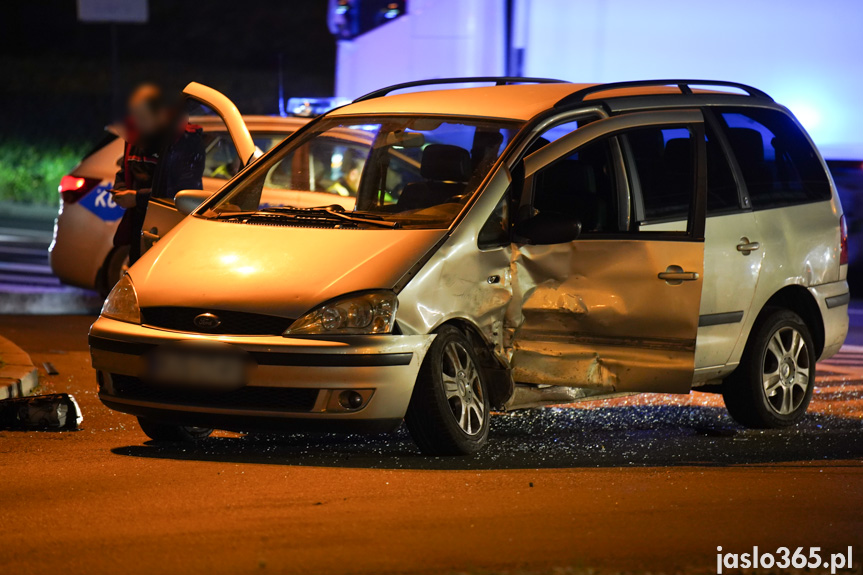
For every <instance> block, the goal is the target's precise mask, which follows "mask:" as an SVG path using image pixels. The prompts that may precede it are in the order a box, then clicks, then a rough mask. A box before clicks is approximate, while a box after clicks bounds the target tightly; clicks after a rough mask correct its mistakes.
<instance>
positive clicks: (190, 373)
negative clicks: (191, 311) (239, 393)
mask: <svg viewBox="0 0 863 575" xmlns="http://www.w3.org/2000/svg"><path fill="white" fill-rule="evenodd" d="M250 368H251V358H250V357H249V355H248V354H247V353H246V352H245V351H243V350H241V349H239V348H236V347H234V346H231V345H227V344H225V345H218V344H216V345H209V344H208V345H198V344H196V343H191V342H190V343H186V344H175V345H170V346H162V347H159V348H157V349H156V350H154V351H153V353H152V354H151V355H150V361H149V373H148V375H149V377H148V379H149V380H150V381H151V382H152V383H154V384H157V385H172V386H182V387H193V388H198V389H212V390H229V389H235V388H238V387H241V386H243V385H245V383H246V382H247V381H248V376H249V370H250Z"/></svg>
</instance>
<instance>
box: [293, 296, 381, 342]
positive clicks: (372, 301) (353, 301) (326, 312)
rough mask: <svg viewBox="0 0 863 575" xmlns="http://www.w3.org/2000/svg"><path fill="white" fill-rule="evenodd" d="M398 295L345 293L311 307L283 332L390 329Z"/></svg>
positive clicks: (299, 333)
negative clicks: (340, 296) (338, 297)
mask: <svg viewBox="0 0 863 575" xmlns="http://www.w3.org/2000/svg"><path fill="white" fill-rule="evenodd" d="M397 308H398V298H397V297H396V294H394V293H393V292H391V291H380V292H369V293H363V294H357V295H351V296H346V297H343V298H340V299H337V300H333V301H331V302H329V303H325V304H324V305H322V306H320V307H318V308H316V309H313V310H312V311H310V312H309V313H307V314H306V315H304V316H303V317H301V318H300V319H298V320H297V321H295V322H294V323H292V324H291V327H289V328H288V329H287V330H285V333H284V335H309V334H332V335H346V334H351V335H361V334H363V335H366V334H375V333H392V331H393V325H394V324H395V320H396V309H397Z"/></svg>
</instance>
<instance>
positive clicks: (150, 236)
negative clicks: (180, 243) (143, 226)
mask: <svg viewBox="0 0 863 575" xmlns="http://www.w3.org/2000/svg"><path fill="white" fill-rule="evenodd" d="M158 231H159V230H158V229H156V228H153V229H152V230H151V231H149V232H148V231H146V230H144V231H143V232H141V235H142V236H144V239H145V240H147V241H148V242H151V243H156V242H157V241H158V240H159V234H157V233H153V232H158Z"/></svg>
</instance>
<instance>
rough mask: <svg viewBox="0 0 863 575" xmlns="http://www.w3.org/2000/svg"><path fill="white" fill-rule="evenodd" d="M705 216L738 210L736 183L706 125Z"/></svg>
mask: <svg viewBox="0 0 863 575" xmlns="http://www.w3.org/2000/svg"><path fill="white" fill-rule="evenodd" d="M706 139H707V215H708V216H711V215H716V214H723V213H728V212H731V211H734V210H737V209H739V208H740V195H739V194H738V191H737V182H735V181H734V174H733V173H732V171H731V166H730V165H729V163H728V158H727V157H726V155H725V152H724V150H723V149H722V145H721V144H720V143H719V139H718V138H717V137H716V134H715V133H714V131H713V129H712V128H711V126H710V125H709V124H708V125H707V135H706Z"/></svg>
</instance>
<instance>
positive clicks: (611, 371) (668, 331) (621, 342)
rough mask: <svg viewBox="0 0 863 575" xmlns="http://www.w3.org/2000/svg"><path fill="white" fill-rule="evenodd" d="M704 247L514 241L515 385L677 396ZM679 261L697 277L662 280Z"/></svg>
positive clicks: (689, 349) (511, 351)
mask: <svg viewBox="0 0 863 575" xmlns="http://www.w3.org/2000/svg"><path fill="white" fill-rule="evenodd" d="M702 258H703V245H702V244H699V243H694V242H660V241H643V240H589V241H577V242H574V243H572V244H562V245H551V246H522V247H521V248H516V247H513V249H512V258H511V261H510V273H511V276H512V291H513V296H512V301H511V303H510V306H509V307H508V309H507V310H506V316H505V320H504V328H505V352H506V357H507V359H508V360H509V362H510V365H511V366H512V369H513V378H514V379H515V381H518V382H525V383H534V384H549V385H571V386H578V387H587V388H593V389H601V390H606V391H667V392H685V391H688V390H689V387H690V385H691V382H692V373H693V368H694V349H695V337H696V334H697V329H698V307H699V303H700V297H701V282H702V280H701V276H702V275H703V273H702V272H703V270H702V265H703V264H702ZM669 265H679V266H681V268H683V269H685V270H687V271H693V272H696V273H698V274H699V279H698V280H697V281H692V282H683V283H681V284H679V285H669V284H668V283H666V282H665V281H662V280H660V279H658V277H657V274H658V273H659V272H661V271H664V270H665V269H666V268H667V267H668V266H669Z"/></svg>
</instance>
